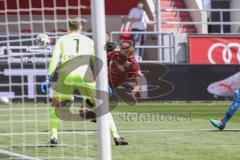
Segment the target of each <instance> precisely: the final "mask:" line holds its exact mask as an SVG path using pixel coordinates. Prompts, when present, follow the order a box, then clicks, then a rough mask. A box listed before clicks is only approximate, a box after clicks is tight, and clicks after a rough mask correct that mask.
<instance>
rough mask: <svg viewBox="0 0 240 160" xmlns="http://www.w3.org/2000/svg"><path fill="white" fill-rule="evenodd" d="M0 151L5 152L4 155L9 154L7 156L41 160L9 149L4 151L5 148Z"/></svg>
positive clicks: (26, 159)
mask: <svg viewBox="0 0 240 160" xmlns="http://www.w3.org/2000/svg"><path fill="white" fill-rule="evenodd" d="M0 153H1V154H5V155H9V156H13V157H18V158H21V159H24V160H41V159H39V158H35V157H29V156H27V155H24V154H19V153H15V152H10V151H6V150H3V149H0Z"/></svg>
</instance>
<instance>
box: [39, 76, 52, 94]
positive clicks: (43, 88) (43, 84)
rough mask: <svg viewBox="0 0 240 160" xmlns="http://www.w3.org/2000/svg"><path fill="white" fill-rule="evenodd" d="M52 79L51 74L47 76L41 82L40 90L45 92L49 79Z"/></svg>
mask: <svg viewBox="0 0 240 160" xmlns="http://www.w3.org/2000/svg"><path fill="white" fill-rule="evenodd" d="M51 80H52V76H47V78H46V80H45V81H44V82H43V83H42V84H41V88H40V89H41V92H42V93H44V94H46V91H47V88H49V87H50V81H51Z"/></svg>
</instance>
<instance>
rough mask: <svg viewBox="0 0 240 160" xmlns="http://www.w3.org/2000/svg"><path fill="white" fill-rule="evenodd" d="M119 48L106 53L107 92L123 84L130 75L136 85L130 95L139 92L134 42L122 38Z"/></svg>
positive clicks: (138, 74) (138, 72)
mask: <svg viewBox="0 0 240 160" xmlns="http://www.w3.org/2000/svg"><path fill="white" fill-rule="evenodd" d="M119 47H120V50H119V51H114V52H111V53H109V54H108V80H109V87H110V88H109V93H110V95H111V94H112V93H111V91H112V89H113V88H116V87H118V86H121V85H125V84H126V82H128V81H129V79H130V78H131V77H134V78H135V81H136V85H135V87H133V89H132V91H131V95H132V96H136V95H139V94H140V90H141V83H140V69H139V65H138V63H137V61H136V59H135V58H134V55H133V54H134V51H135V46H134V42H133V41H130V40H124V41H122V42H121V43H120V45H119Z"/></svg>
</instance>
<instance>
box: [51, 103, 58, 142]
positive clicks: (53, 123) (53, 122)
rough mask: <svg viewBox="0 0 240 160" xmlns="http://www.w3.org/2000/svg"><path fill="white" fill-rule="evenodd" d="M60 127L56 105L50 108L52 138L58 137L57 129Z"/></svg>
mask: <svg viewBox="0 0 240 160" xmlns="http://www.w3.org/2000/svg"><path fill="white" fill-rule="evenodd" d="M58 127H59V118H58V117H57V114H56V110H55V107H51V108H50V128H51V137H50V139H54V138H56V139H57V130H58Z"/></svg>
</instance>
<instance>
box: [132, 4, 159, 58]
mask: <svg viewBox="0 0 240 160" xmlns="http://www.w3.org/2000/svg"><path fill="white" fill-rule="evenodd" d="M143 7H144V3H143V0H139V1H138V3H137V7H134V8H132V9H131V10H130V12H129V14H128V19H129V21H130V23H131V31H132V32H144V31H146V29H147V25H148V24H150V25H153V24H155V22H154V21H150V20H149V18H148V16H147V13H146V11H145V10H144V9H143ZM133 40H134V41H135V44H136V46H142V45H143V44H144V40H145V36H144V34H134V35H133ZM143 52H144V49H142V48H140V49H136V51H135V58H136V59H137V60H138V61H141V60H142V54H143Z"/></svg>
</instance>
